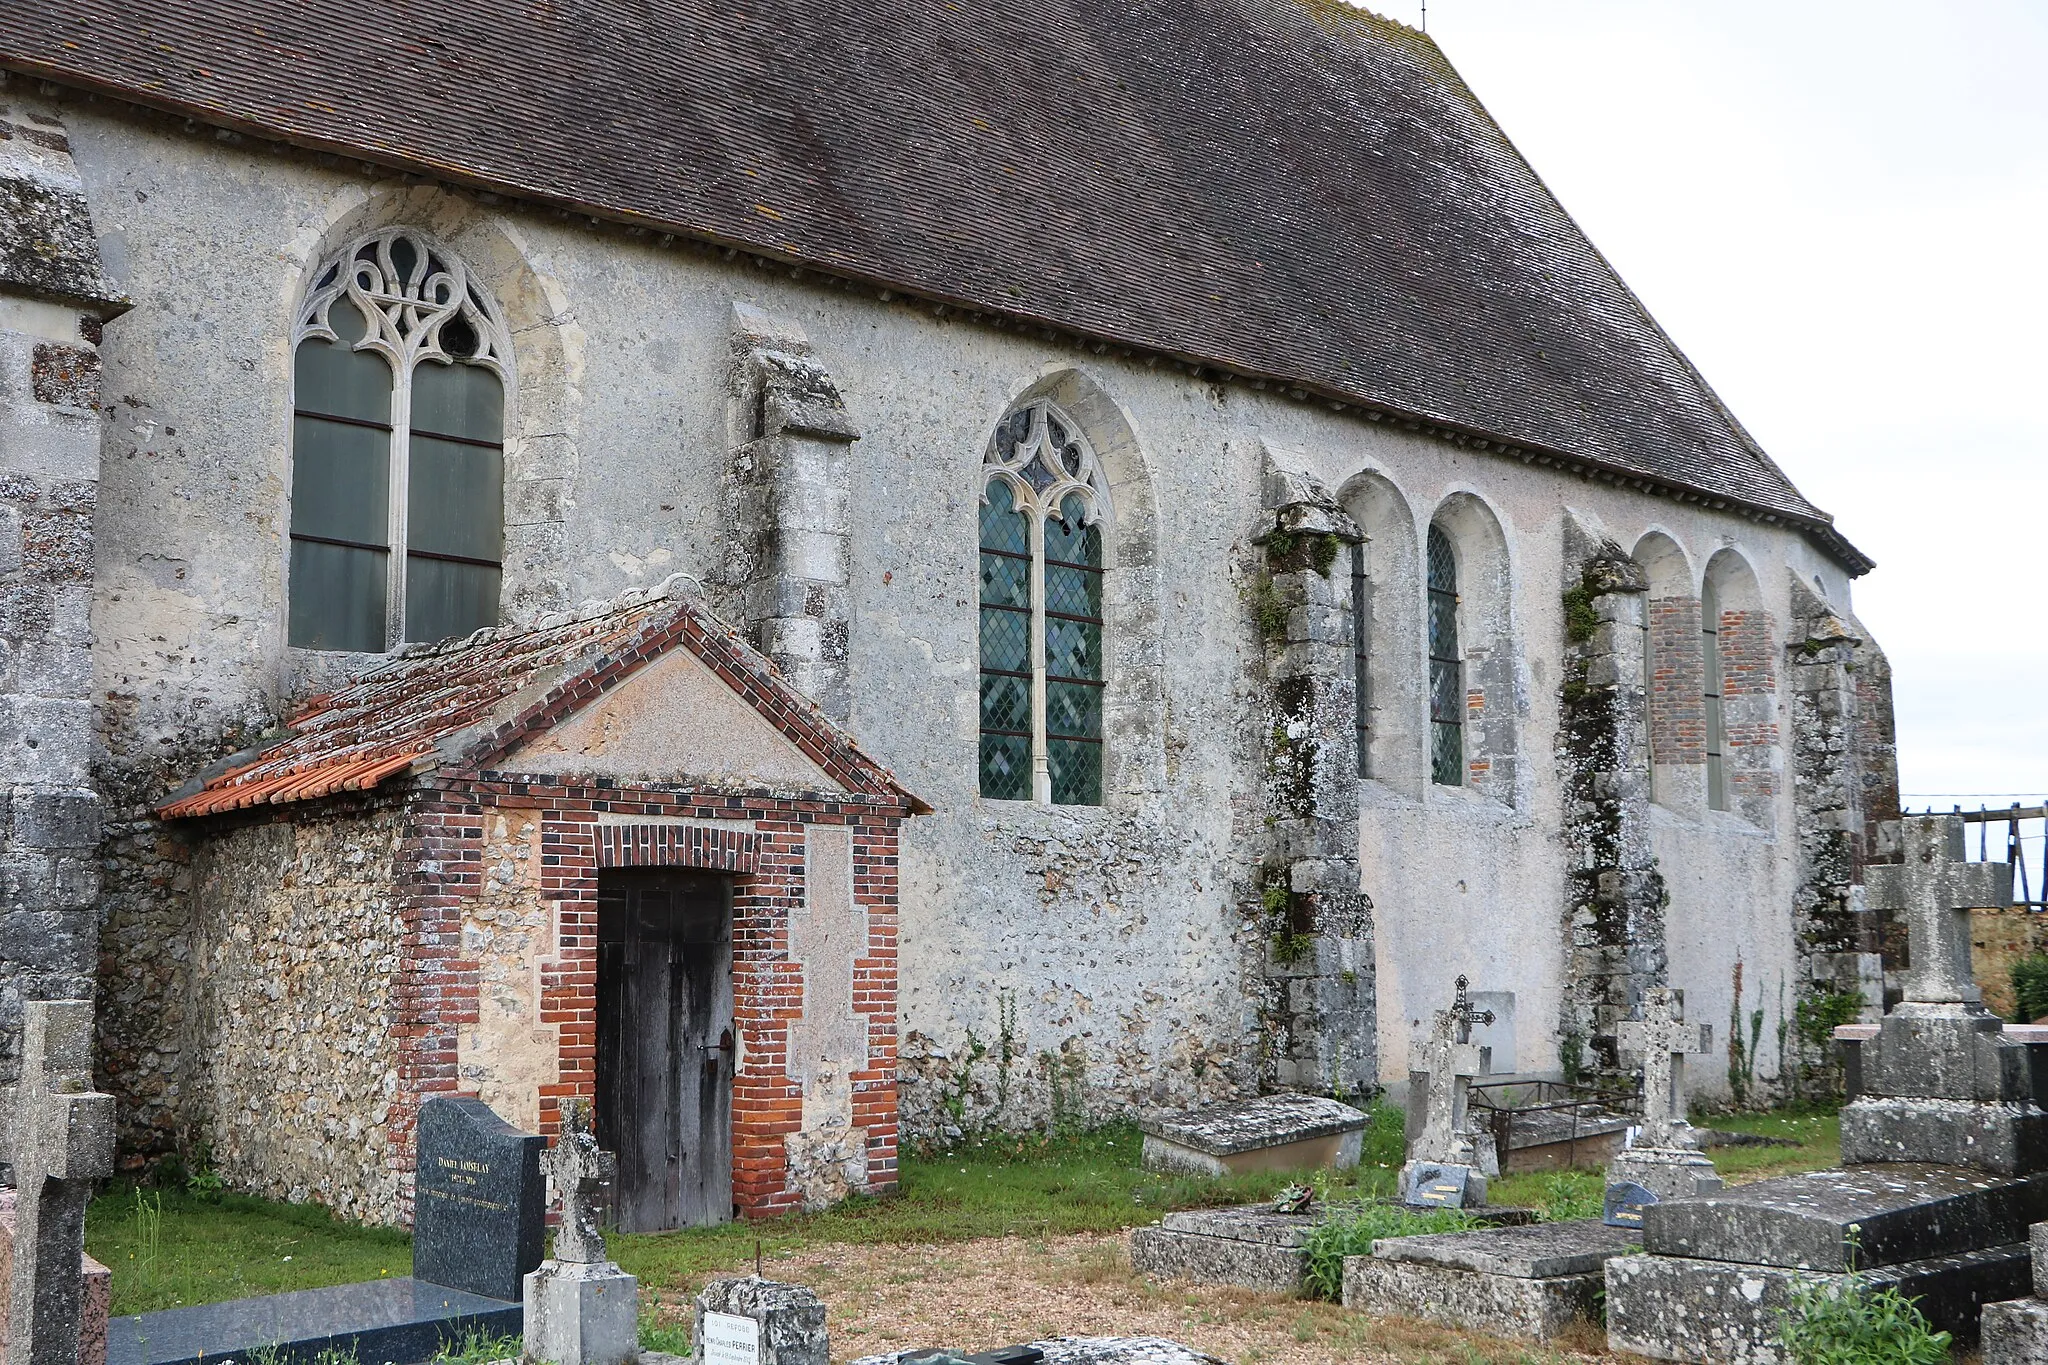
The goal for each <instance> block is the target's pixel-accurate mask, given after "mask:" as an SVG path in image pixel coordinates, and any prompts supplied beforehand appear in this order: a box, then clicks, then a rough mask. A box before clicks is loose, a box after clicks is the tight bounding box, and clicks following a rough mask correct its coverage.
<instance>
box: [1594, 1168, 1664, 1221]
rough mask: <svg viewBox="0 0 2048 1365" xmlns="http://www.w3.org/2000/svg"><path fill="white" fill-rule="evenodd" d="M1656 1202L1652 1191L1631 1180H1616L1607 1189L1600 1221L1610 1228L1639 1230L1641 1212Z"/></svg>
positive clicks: (1641, 1217) (1641, 1219) (1641, 1218)
mask: <svg viewBox="0 0 2048 1365" xmlns="http://www.w3.org/2000/svg"><path fill="white" fill-rule="evenodd" d="M1656 1202H1657V1196H1656V1194H1655V1193H1654V1192H1653V1191H1650V1190H1646V1189H1644V1188H1643V1187H1642V1186H1641V1185H1638V1184H1636V1182H1635V1181H1633V1180H1617V1181H1615V1182H1614V1183H1613V1184H1611V1185H1609V1186H1608V1187H1607V1201H1606V1205H1607V1206H1606V1209H1605V1211H1604V1212H1603V1214H1602V1216H1601V1219H1600V1221H1601V1222H1603V1223H1605V1224H1607V1226H1608V1227H1611V1228H1639V1227H1641V1226H1642V1225H1643V1210H1644V1209H1646V1208H1648V1207H1650V1205H1652V1204H1654V1203H1656Z"/></svg>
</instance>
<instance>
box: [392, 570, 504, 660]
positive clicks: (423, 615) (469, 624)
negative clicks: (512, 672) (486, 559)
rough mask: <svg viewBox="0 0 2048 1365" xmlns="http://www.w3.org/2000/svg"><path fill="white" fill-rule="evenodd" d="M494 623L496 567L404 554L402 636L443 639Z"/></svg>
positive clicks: (414, 638)
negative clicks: (403, 624)
mask: <svg viewBox="0 0 2048 1365" xmlns="http://www.w3.org/2000/svg"><path fill="white" fill-rule="evenodd" d="M496 624H498V570H497V568H496V567H494V566H490V565H483V564H459V563H456V562H454V561H453V560H447V559H427V558H424V557H422V556H420V555H408V556H406V561H405V638H406V639H408V640H445V639H447V638H449V637H450V636H452V635H467V634H469V633H470V632H471V631H473V630H481V629H483V628H484V627H485V626H495V625H496Z"/></svg>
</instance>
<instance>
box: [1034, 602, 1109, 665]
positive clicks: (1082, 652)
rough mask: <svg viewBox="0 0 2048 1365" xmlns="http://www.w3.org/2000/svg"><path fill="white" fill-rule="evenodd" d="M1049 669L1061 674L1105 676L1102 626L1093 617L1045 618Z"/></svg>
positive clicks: (1046, 657)
mask: <svg viewBox="0 0 2048 1365" xmlns="http://www.w3.org/2000/svg"><path fill="white" fill-rule="evenodd" d="M1045 671H1046V672H1048V673H1051V674H1053V675H1055V676H1056V677H1061V678H1086V679H1090V680H1094V679H1098V678H1100V677H1101V676H1102V627H1101V626H1098V625H1096V624H1095V623H1094V622H1092V621H1063V620H1061V619H1060V618H1058V617H1056V616H1048V617H1046V618H1045Z"/></svg>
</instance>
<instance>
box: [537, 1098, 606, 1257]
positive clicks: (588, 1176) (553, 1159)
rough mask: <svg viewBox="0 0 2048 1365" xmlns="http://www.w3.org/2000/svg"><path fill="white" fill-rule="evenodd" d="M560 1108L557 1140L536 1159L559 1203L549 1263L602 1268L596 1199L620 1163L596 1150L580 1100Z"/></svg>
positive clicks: (585, 1105)
mask: <svg viewBox="0 0 2048 1365" xmlns="http://www.w3.org/2000/svg"><path fill="white" fill-rule="evenodd" d="M564 1103H565V1104H566V1105H567V1108H566V1109H565V1110H564V1111H563V1113H562V1131H561V1135H560V1136H559V1137H557V1138H556V1139H555V1145H554V1146H553V1147H551V1148H549V1149H548V1150H547V1152H546V1153H544V1154H543V1155H542V1157H541V1159H540V1166H541V1170H542V1172H544V1173H545V1174H546V1176H547V1178H548V1184H549V1185H550V1186H551V1187H552V1188H553V1190H554V1192H555V1194H556V1195H557V1196H558V1197H559V1198H560V1199H561V1201H562V1225H561V1226H560V1227H559V1228H556V1229H555V1256H554V1259H556V1260H557V1261H573V1262H578V1263H581V1264H585V1265H602V1264H604V1263H605V1262H606V1260H607V1257H606V1256H605V1250H604V1234H603V1233H601V1232H599V1231H598V1227H597V1210H598V1205H597V1196H598V1194H599V1193H600V1192H601V1191H602V1190H603V1189H604V1186H605V1185H606V1183H607V1182H609V1181H610V1180H611V1179H612V1177H613V1176H615V1175H616V1174H618V1169H619V1159H618V1158H617V1157H615V1156H613V1155H612V1154H611V1153H610V1152H602V1151H599V1150H598V1147H597V1137H596V1135H595V1134H594V1133H592V1132H591V1127H590V1113H591V1108H590V1100H589V1099H588V1098H586V1097H584V1096H580V1095H579V1096H576V1097H574V1098H572V1099H569V1100H567V1101H565V1102H564Z"/></svg>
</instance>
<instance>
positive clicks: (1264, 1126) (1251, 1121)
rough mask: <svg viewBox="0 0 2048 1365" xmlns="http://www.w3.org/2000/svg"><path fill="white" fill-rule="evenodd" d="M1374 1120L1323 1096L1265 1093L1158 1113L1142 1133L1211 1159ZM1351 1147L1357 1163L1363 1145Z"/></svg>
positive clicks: (1335, 1133) (1341, 1132) (1142, 1124)
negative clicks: (1249, 1097) (1180, 1110)
mask: <svg viewBox="0 0 2048 1365" xmlns="http://www.w3.org/2000/svg"><path fill="white" fill-rule="evenodd" d="M1371 1122H1372V1120H1371V1119H1370V1118H1368V1117H1367V1116H1366V1115H1365V1114H1364V1113H1362V1112H1360V1111H1359V1110H1356V1109H1353V1108H1352V1107H1351V1106H1350V1105H1348V1104H1343V1103H1340V1102H1339V1101H1337V1100H1332V1099H1325V1098H1323V1097H1322V1096H1320V1095H1261V1096H1260V1097H1259V1098H1257V1099H1253V1100H1244V1101H1241V1102H1239V1103H1235V1104H1219V1105H1209V1106H1205V1107H1204V1108H1201V1109H1189V1110H1185V1111H1183V1112H1181V1113H1177V1114H1159V1115H1154V1116H1153V1117H1150V1118H1145V1119H1141V1120H1139V1122H1138V1129H1139V1131H1140V1132H1142V1133H1144V1134H1145V1135H1146V1136H1147V1137H1148V1138H1158V1139H1160V1140H1162V1141H1164V1142H1169V1143H1172V1144H1174V1145H1175V1146H1178V1147H1185V1148H1188V1149H1189V1150H1191V1151H1195V1152H1200V1153H1202V1154H1203V1155H1205V1156H1214V1157H1228V1156H1236V1155H1238V1154H1239V1153H1242V1152H1251V1151H1256V1150H1258V1149H1260V1148H1268V1147H1280V1146H1286V1145H1291V1144H1294V1143H1300V1142H1307V1141H1310V1140H1312V1139H1315V1138H1333V1137H1343V1136H1345V1135H1347V1134H1352V1133H1362V1132H1364V1131H1365V1129H1366V1127H1367V1126H1368V1125H1369V1124H1370V1123H1371ZM1351 1146H1352V1157H1351V1159H1352V1161H1353V1162H1354V1163H1355V1162H1356V1161H1357V1159H1358V1156H1357V1144H1355V1143H1354V1144H1351Z"/></svg>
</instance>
